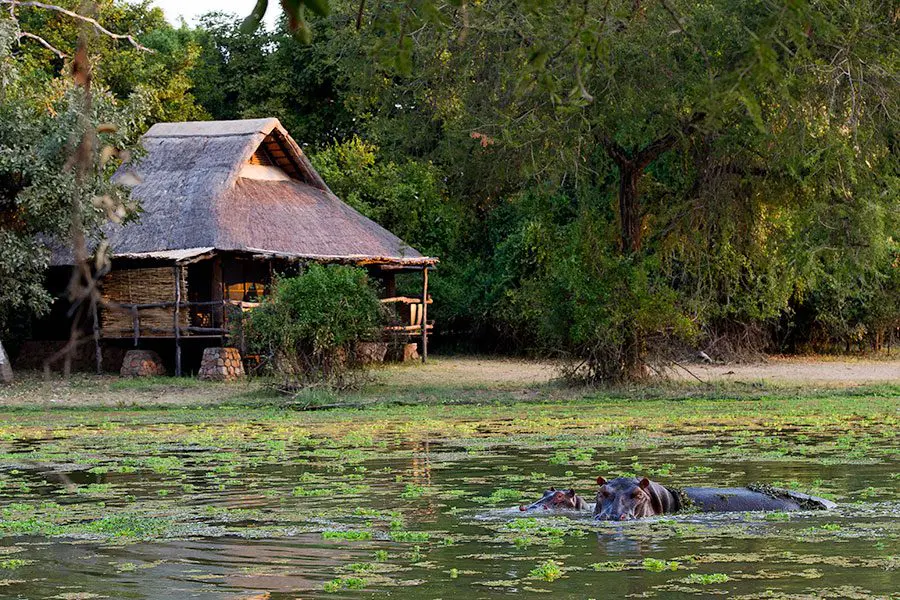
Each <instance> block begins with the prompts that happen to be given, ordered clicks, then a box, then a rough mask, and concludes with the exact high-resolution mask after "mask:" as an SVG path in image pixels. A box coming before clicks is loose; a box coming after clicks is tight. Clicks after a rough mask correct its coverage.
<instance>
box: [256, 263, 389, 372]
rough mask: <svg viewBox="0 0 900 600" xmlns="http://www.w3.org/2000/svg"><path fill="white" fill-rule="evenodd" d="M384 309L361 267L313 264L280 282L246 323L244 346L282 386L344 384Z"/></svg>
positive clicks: (375, 330) (376, 328)
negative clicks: (358, 348) (264, 361)
mask: <svg viewBox="0 0 900 600" xmlns="http://www.w3.org/2000/svg"><path fill="white" fill-rule="evenodd" d="M381 324H382V308H381V303H380V302H379V299H378V295H377V293H376V291H375V289H374V288H373V287H372V285H371V284H370V282H369V278H368V276H367V275H366V272H365V271H363V270H362V269H356V268H353V267H344V266H327V267H325V266H321V265H311V266H310V267H309V268H308V269H307V270H306V271H305V272H304V273H303V274H301V275H299V276H297V277H289V278H283V279H280V280H278V282H277V283H276V285H275V290H274V293H273V294H272V295H271V296H269V297H268V298H266V299H265V300H264V301H263V303H262V304H261V305H260V306H259V307H258V308H256V309H255V310H254V311H253V312H252V313H250V314H249V317H248V319H247V321H246V323H244V337H245V343H246V344H247V348H248V350H250V351H252V352H256V353H259V354H261V355H263V356H265V357H267V358H268V364H269V366H270V367H271V368H272V370H273V371H274V372H275V373H277V374H278V375H280V376H282V377H283V378H284V386H283V387H284V389H287V390H294V389H297V388H299V387H308V386H310V385H314V384H321V383H325V384H328V385H331V386H334V387H346V386H347V385H349V384H351V383H352V382H353V381H354V378H353V377H352V376H350V375H351V373H352V372H353V371H354V370H355V368H356V367H357V366H358V365H357V364H356V361H355V356H354V345H355V344H356V343H357V342H360V341H364V340H368V339H373V338H374V337H375V336H376V335H377V334H378V332H379V328H380V326H381Z"/></svg>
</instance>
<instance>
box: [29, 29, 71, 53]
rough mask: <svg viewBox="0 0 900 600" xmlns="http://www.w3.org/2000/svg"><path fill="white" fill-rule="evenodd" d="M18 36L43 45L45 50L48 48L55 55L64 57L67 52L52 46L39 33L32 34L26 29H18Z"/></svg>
mask: <svg viewBox="0 0 900 600" xmlns="http://www.w3.org/2000/svg"><path fill="white" fill-rule="evenodd" d="M18 37H19V39H22V38H28V39H31V40H35V41H36V42H37V43H38V44H40V45H41V46H43V47H44V48H46V49H47V50H49V51H50V52H52V53H53V54H55V55H57V56H58V57H60V58H66V56H67V54H66V53H65V52H63V51H62V50H60V49H58V48H56V47H54V46H53V44H51V43H50V42H48V41H47V40H45V39H44V38H42V37H41V36H39V35H34V34H33V33H28V32H27V31H20V32H19V33H18Z"/></svg>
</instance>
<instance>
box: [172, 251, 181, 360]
mask: <svg viewBox="0 0 900 600" xmlns="http://www.w3.org/2000/svg"><path fill="white" fill-rule="evenodd" d="M173 270H174V272H175V315H174V327H175V377H181V323H179V322H178V316H179V313H180V312H181V267H180V266H179V265H175V267H174V268H173Z"/></svg>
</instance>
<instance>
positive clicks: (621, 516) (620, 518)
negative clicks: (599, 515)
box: [619, 515, 628, 521]
mask: <svg viewBox="0 0 900 600" xmlns="http://www.w3.org/2000/svg"><path fill="white" fill-rule="evenodd" d="M619 520H620V521H626V520H628V515H619Z"/></svg>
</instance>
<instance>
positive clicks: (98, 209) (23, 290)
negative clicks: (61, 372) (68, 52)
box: [0, 19, 148, 333]
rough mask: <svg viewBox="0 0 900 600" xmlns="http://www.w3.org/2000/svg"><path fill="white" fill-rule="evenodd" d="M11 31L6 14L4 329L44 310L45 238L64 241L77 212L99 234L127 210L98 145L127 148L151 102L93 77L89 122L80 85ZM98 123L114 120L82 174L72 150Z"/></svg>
mask: <svg viewBox="0 0 900 600" xmlns="http://www.w3.org/2000/svg"><path fill="white" fill-rule="evenodd" d="M15 31H16V30H15V26H14V25H13V24H12V23H11V22H10V21H8V20H4V19H0V63H2V64H0V70H2V71H3V74H4V76H3V81H2V85H0V98H2V101H0V279H2V281H3V286H0V333H3V332H5V331H6V328H7V326H8V324H9V323H10V321H11V316H12V315H17V319H16V320H17V321H19V322H21V320H22V316H23V315H39V314H41V313H43V312H45V311H46V310H48V308H49V306H50V302H51V300H52V298H51V297H50V295H49V294H48V293H47V291H46V290H45V289H44V287H43V283H44V274H45V272H46V269H47V266H48V264H49V260H50V250H49V247H48V242H51V241H52V242H53V243H56V244H57V245H58V246H59V247H60V248H65V247H67V246H68V243H67V239H68V236H69V233H70V231H71V228H72V224H73V222H76V221H77V222H80V223H82V224H83V227H84V229H85V231H86V234H87V236H88V238H90V239H94V240H96V239H98V238H99V237H100V230H99V228H100V225H101V224H103V223H104V222H106V221H107V220H108V219H109V218H113V219H116V220H121V219H122V218H123V217H126V216H127V214H128V212H129V211H130V209H131V208H132V207H131V205H130V202H129V201H128V195H127V190H125V189H124V188H122V187H121V186H118V185H115V184H113V183H112V182H110V180H109V176H110V175H111V174H112V172H113V171H114V169H115V168H116V166H117V164H118V161H116V160H108V159H105V158H103V157H102V156H101V151H102V149H103V148H105V147H106V148H108V149H109V150H110V151H112V152H111V154H113V155H114V154H115V153H116V152H118V151H122V150H127V149H128V148H130V147H131V144H130V142H129V140H132V139H134V137H135V130H136V129H137V128H140V127H142V126H143V124H144V118H145V115H146V114H147V111H148V102H147V98H146V96H145V95H143V94H140V93H135V94H133V95H132V96H130V97H129V98H128V99H127V100H124V101H122V100H118V99H116V98H115V97H114V95H113V94H112V93H111V92H110V91H109V90H108V89H106V88H103V87H100V86H95V87H94V89H93V92H92V111H91V114H90V115H87V122H85V119H83V118H82V117H83V115H82V113H83V112H84V91H83V90H82V89H81V88H78V87H76V86H75V85H74V84H73V83H72V82H71V81H70V80H69V79H68V78H65V79H63V78H49V79H48V78H45V77H44V76H43V75H42V74H40V73H37V72H36V71H35V70H33V69H29V63H28V61H27V60H23V59H21V58H19V57H16V56H14V55H12V54H11V53H10V50H11V44H12V42H13V38H14V36H15ZM101 123H104V124H112V125H113V126H114V127H113V128H107V132H105V133H101V134H99V135H97V136H96V138H95V140H94V144H93V147H94V152H93V154H92V155H91V156H90V157H89V159H90V168H89V169H88V172H87V174H86V175H85V176H84V177H83V178H82V180H81V182H80V183H79V182H78V180H77V178H76V173H75V169H74V168H73V167H72V166H71V164H70V162H71V156H72V153H73V151H74V149H75V147H76V146H77V144H78V142H79V140H80V138H81V136H82V132H84V131H85V128H86V127H88V128H94V127H96V126H98V125H99V124H101ZM90 135H93V134H90Z"/></svg>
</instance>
